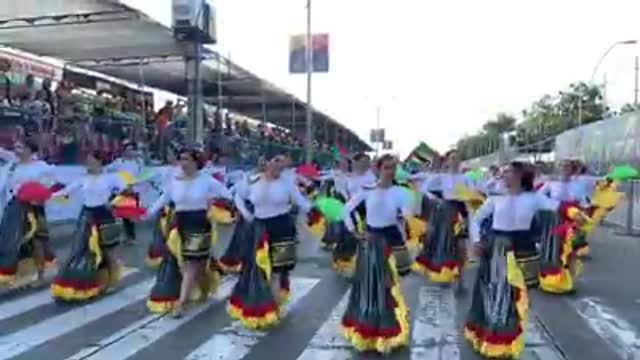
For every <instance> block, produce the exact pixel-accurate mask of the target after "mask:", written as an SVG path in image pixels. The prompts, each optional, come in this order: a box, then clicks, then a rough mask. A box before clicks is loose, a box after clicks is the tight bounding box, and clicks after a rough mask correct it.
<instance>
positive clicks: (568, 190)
mask: <svg viewBox="0 0 640 360" xmlns="http://www.w3.org/2000/svg"><path fill="white" fill-rule="evenodd" d="M538 192H539V193H540V194H543V195H546V196H548V197H550V198H552V199H554V200H557V201H576V202H578V204H580V205H581V206H585V205H587V203H588V201H587V194H586V189H585V188H584V186H583V184H582V183H580V182H579V181H576V180H570V181H558V180H555V181H547V182H545V183H544V185H543V186H542V187H541V188H540V190H538Z"/></svg>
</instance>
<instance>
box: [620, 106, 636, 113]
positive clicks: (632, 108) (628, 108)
mask: <svg viewBox="0 0 640 360" xmlns="http://www.w3.org/2000/svg"><path fill="white" fill-rule="evenodd" d="M636 111H640V106H638V105H634V104H624V105H623V106H622V108H620V115H622V114H627V113H632V112H636Z"/></svg>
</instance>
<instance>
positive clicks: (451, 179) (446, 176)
mask: <svg viewBox="0 0 640 360" xmlns="http://www.w3.org/2000/svg"><path fill="white" fill-rule="evenodd" d="M458 184H461V185H464V186H465V187H467V188H469V189H474V188H475V187H476V185H475V183H474V182H473V181H472V180H471V179H469V178H468V177H467V176H465V175H464V174H460V173H441V174H437V175H433V176H432V177H431V178H430V179H429V180H428V181H426V184H425V187H426V188H427V189H429V190H430V191H434V190H439V191H442V197H443V198H444V199H445V200H456V192H455V190H456V187H457V186H458Z"/></svg>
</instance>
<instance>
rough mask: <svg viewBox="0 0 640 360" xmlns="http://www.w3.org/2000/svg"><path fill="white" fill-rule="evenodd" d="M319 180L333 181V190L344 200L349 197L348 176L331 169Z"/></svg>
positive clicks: (340, 171)
mask: <svg viewBox="0 0 640 360" xmlns="http://www.w3.org/2000/svg"><path fill="white" fill-rule="evenodd" d="M320 180H325V181H326V180H333V183H334V186H335V190H336V192H338V193H339V194H340V195H342V196H344V197H345V198H347V197H348V195H349V186H348V184H349V178H348V175H347V174H346V173H345V172H344V171H342V170H340V169H332V170H329V171H328V172H326V173H325V174H324V175H323V176H322V177H321V178H320Z"/></svg>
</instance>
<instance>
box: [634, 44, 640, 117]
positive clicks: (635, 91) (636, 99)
mask: <svg viewBox="0 0 640 360" xmlns="http://www.w3.org/2000/svg"><path fill="white" fill-rule="evenodd" d="M639 70H640V65H639V64H638V55H636V66H635V71H636V83H635V87H634V89H633V105H634V106H635V107H636V109H637V106H638V71H639Z"/></svg>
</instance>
